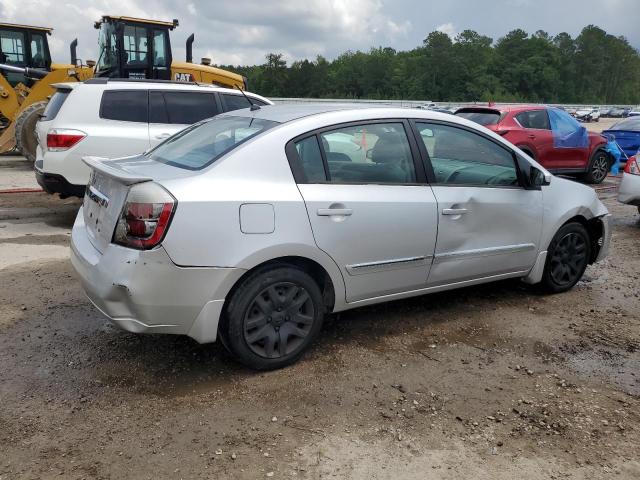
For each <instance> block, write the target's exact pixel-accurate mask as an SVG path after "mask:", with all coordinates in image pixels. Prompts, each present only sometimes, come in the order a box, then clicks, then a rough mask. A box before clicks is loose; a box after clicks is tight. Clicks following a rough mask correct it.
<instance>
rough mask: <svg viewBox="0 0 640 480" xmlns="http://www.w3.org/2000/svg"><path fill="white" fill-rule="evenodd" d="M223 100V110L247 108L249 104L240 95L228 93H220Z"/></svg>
mask: <svg viewBox="0 0 640 480" xmlns="http://www.w3.org/2000/svg"><path fill="white" fill-rule="evenodd" d="M220 96H221V97H222V101H223V102H224V106H225V111H227V112H230V111H232V110H240V109H241V108H249V107H250V106H251V105H250V104H249V102H247V99H246V98H244V97H243V96H242V95H232V94H230V93H222V94H221V95H220Z"/></svg>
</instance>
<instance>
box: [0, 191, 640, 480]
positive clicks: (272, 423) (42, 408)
mask: <svg viewBox="0 0 640 480" xmlns="http://www.w3.org/2000/svg"><path fill="white" fill-rule="evenodd" d="M601 195H602V196H603V197H604V200H605V202H606V204H607V206H608V207H609V208H610V210H611V211H612V213H613V214H614V234H613V240H612V250H611V253H610V257H609V258H608V259H607V260H605V261H604V262H603V263H601V264H598V265H595V266H591V267H589V268H588V270H587V272H586V275H585V278H584V280H583V281H581V282H580V283H579V284H578V285H577V286H576V288H574V289H573V290H572V291H570V292H568V293H566V294H562V295H555V296H543V295H540V294H538V293H536V292H535V291H534V290H532V289H531V288H529V287H527V286H525V285H524V284H521V283H520V282H517V281H508V282H501V283H495V284H490V285H485V286H480V287H472V288H467V289H463V290H458V291H455V292H448V293H441V294H433V295H429V296H423V297H419V298H414V299H410V300H405V301H397V302H392V303H389V304H384V305H379V306H375V307H367V308H361V309H358V310H353V311H350V312H346V313H343V314H340V315H334V316H331V317H330V318H329V319H328V320H327V322H326V324H325V326H324V328H323V334H322V336H321V339H320V341H319V342H318V343H317V345H315V347H314V348H312V350H311V352H310V353H309V354H308V355H307V356H306V357H305V358H304V359H303V360H302V361H301V362H299V363H298V364H296V365H294V366H292V367H289V368H286V369H283V370H280V371H275V372H268V373H256V372H253V371H250V370H247V369H245V368H243V367H240V366H238V365H237V364H236V363H234V362H233V361H232V360H231V359H230V358H229V357H228V356H227V355H226V354H225V353H224V351H223V349H222V348H221V347H220V346H219V345H198V344H197V343H195V342H194V341H192V340H190V339H188V338H181V337H175V336H169V335H157V336H137V335H133V334H129V333H125V332H121V331H119V330H117V329H115V328H114V327H112V326H111V325H110V324H109V323H108V322H107V321H105V320H104V319H103V318H102V317H101V315H100V314H99V313H98V312H97V311H96V309H95V308H93V307H92V306H91V305H90V303H89V302H88V300H86V298H85V297H84V295H83V292H82V290H81V288H80V285H79V283H78V281H77V280H76V279H75V277H74V273H73V270H72V268H71V266H70V263H69V261H68V243H69V228H70V226H71V224H72V222H73V218H74V216H75V212H76V210H77V208H78V205H79V203H78V202H77V201H76V200H70V199H68V200H59V199H57V198H54V197H51V196H47V195H45V194H42V193H24V194H3V195H0V285H1V286H2V288H1V289H0V365H2V368H1V369H0V452H1V454H0V479H1V480H6V479H13V478H27V479H42V478H54V477H55V478H71V479H81V478H87V479H89V478H91V479H93V478H100V479H102V478H104V479H107V478H108V479H120V478H136V479H138V478H149V479H152V478H153V479H155V478H172V479H173V478H175V479H179V478H184V479H192V478H195V479H199V478H207V479H209V478H239V479H255V478H309V479H320V478H331V477H333V478H356V479H396V478H407V479H424V478H430V479H455V478H471V477H473V478H476V479H492V480H493V479H512V478H527V479H543V478H544V479H547V478H557V479H560V478H571V479H582V478H584V479H594V478H597V479H600V478H635V479H637V478H640V458H639V456H638V452H639V451H640V408H639V407H640V368H639V367H640V302H639V301H638V297H639V294H640V289H639V285H640V259H639V257H638V255H637V252H638V247H639V246H640V242H639V238H640V217H639V216H638V214H637V211H636V209H635V208H634V207H628V206H624V205H620V204H618V203H617V202H616V201H615V198H614V195H615V194H614V193H611V192H606V191H603V193H601Z"/></svg>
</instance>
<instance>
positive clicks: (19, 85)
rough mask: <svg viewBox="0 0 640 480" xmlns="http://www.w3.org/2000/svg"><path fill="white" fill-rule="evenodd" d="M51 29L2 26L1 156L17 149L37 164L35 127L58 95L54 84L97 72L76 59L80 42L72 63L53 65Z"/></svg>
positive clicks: (0, 59)
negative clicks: (48, 38)
mask: <svg viewBox="0 0 640 480" xmlns="http://www.w3.org/2000/svg"><path fill="white" fill-rule="evenodd" d="M51 32H52V29H51V28H44V27H33V26H28V25H15V24H9V23H0V153H4V152H8V151H10V150H12V149H14V148H17V150H18V151H19V152H20V153H22V154H23V155H24V156H25V157H26V158H28V159H29V160H31V161H33V160H35V156H36V146H37V139H36V135H35V125H36V122H37V121H38V119H39V118H40V115H41V114H42V112H43V111H44V108H45V106H46V105H47V101H48V99H49V97H50V96H51V95H53V93H54V89H53V88H52V85H53V84H55V83H60V82H73V81H83V80H86V79H87V78H91V77H92V76H93V69H92V68H91V67H89V66H82V65H81V64H79V63H78V60H77V58H76V54H75V51H76V46H77V43H78V42H77V41H76V40H74V41H73V42H72V43H71V63H70V64H56V63H51V55H50V53H49V42H48V40H47V37H48V36H49V35H51Z"/></svg>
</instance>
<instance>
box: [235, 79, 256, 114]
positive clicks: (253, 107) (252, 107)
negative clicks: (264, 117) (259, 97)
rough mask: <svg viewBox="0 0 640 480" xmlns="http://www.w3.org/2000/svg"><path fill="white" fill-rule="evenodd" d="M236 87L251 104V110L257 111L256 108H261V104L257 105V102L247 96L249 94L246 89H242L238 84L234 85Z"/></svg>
mask: <svg viewBox="0 0 640 480" xmlns="http://www.w3.org/2000/svg"><path fill="white" fill-rule="evenodd" d="M234 87H235V88H237V89H238V90H240V93H241V94H242V96H243V97H244V98H245V100H246V101H247V102H249V105H251V107H250V108H249V110H251V111H252V112H255V111H256V110H260V105H256V104H255V103H253V102H252V101H251V99H250V98H249V97H248V96H247V94H246V93H244V90H242V89H241V88H240V87H239V86H238V85H234Z"/></svg>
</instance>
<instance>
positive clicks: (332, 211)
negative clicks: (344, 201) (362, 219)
mask: <svg viewBox="0 0 640 480" xmlns="http://www.w3.org/2000/svg"><path fill="white" fill-rule="evenodd" d="M316 213H317V214H318V216H319V217H333V216H342V217H348V216H350V215H352V214H353V210H351V209H350V208H319V209H318V211H317V212H316Z"/></svg>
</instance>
